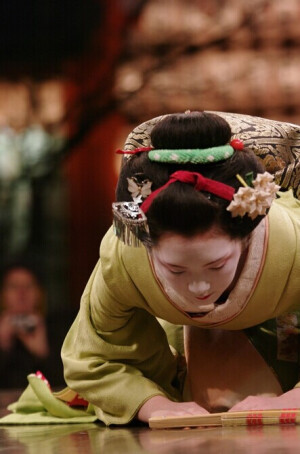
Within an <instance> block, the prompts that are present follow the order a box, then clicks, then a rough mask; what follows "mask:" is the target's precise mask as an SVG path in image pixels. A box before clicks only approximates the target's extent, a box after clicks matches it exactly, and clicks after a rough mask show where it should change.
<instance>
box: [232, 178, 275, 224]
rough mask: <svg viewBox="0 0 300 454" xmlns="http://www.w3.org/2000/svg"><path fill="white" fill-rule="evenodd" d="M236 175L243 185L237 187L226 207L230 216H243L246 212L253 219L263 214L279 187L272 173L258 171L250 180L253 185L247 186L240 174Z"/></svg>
mask: <svg viewBox="0 0 300 454" xmlns="http://www.w3.org/2000/svg"><path fill="white" fill-rule="evenodd" d="M236 177H237V179H238V180H239V181H240V182H241V184H242V185H243V187H240V188H239V189H238V191H237V192H236V193H235V194H234V196H233V200H232V202H231V203H230V204H229V206H228V207H227V210H228V211H230V212H231V215H232V217H236V216H241V217H243V216H245V214H247V215H248V216H249V217H250V218H251V219H255V218H256V217H257V216H263V215H265V214H266V213H267V210H268V209H269V208H270V206H271V204H272V202H273V200H274V199H275V197H276V193H277V191H278V190H279V189H280V186H278V185H277V184H276V183H274V177H273V175H271V174H270V173H268V172H264V173H259V174H258V175H257V176H256V179H255V180H253V182H252V184H253V187H250V186H248V185H247V183H246V182H245V180H244V179H243V178H242V177H241V176H240V175H236Z"/></svg>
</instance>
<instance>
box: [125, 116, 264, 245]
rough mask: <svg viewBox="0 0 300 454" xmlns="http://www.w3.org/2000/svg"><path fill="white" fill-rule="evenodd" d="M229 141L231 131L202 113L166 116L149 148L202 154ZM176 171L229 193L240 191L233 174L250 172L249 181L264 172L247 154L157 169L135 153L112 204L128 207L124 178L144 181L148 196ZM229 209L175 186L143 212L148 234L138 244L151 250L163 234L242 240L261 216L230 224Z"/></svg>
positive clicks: (159, 165) (189, 188)
mask: <svg viewBox="0 0 300 454" xmlns="http://www.w3.org/2000/svg"><path fill="white" fill-rule="evenodd" d="M230 140H231V128H230V126H229V124H228V123H227V121H226V120H224V119H223V118H222V117H220V116H218V115H215V114H211V113H206V112H191V113H182V114H181V113H179V114H172V115H168V116H166V117H164V118H163V119H162V120H161V121H160V122H158V123H157V124H156V126H155V127H154V128H153V130H152V132H151V143H152V146H153V147H154V148H156V149H174V150H176V149H191V148H194V149H195V148H199V149H203V148H210V147H216V146H220V145H226V144H228V143H229V142H230ZM199 153H201V151H199ZM177 170H187V171H190V172H198V173H200V174H202V175H203V176H204V177H206V178H210V179H212V180H217V181H220V182H222V183H225V184H227V185H229V186H232V187H233V188H235V191H237V190H238V188H239V187H240V186H241V183H240V182H239V181H238V179H237V178H236V175H237V174H239V175H241V176H242V177H243V178H245V175H246V174H247V173H249V172H253V178H255V177H256V175H257V173H262V172H264V168H263V165H262V164H261V162H260V161H259V160H258V158H257V157H256V156H255V154H254V153H253V152H252V151H250V150H247V149H244V150H243V151H238V150H235V151H234V153H233V155H232V157H231V158H229V159H226V160H223V161H218V162H215V163H208V164H190V163H187V164H178V163H174V164H173V163H172V164H169V163H157V162H152V161H150V160H149V158H148V153H147V152H141V153H138V154H135V155H133V157H132V158H131V159H129V160H128V161H127V162H126V163H125V164H124V166H123V168H122V170H121V174H120V177H119V181H118V185H117V191H116V198H117V201H119V202H123V201H132V196H131V194H130V192H129V191H128V180H127V178H132V177H133V176H136V175H138V176H139V177H140V178H142V179H149V180H150V181H152V187H151V190H152V191H154V190H155V189H158V188H159V187H161V186H163V185H164V184H165V183H166V182H167V181H168V180H169V176H170V175H171V174H172V173H173V172H175V171H177ZM229 203H230V202H229V201H228V200H224V199H222V198H220V197H218V196H216V195H213V194H210V193H207V192H203V191H197V190H195V189H194V187H193V186H191V185H189V184H186V183H182V182H179V181H176V182H174V183H172V184H170V185H169V186H168V187H167V188H166V189H164V190H162V191H161V192H160V193H159V194H158V195H157V197H155V199H154V200H153V202H152V204H151V206H150V208H149V210H148V211H147V220H148V226H149V232H150V233H149V236H147V235H143V237H142V238H140V239H141V241H143V242H144V243H145V244H146V245H148V246H151V245H155V244H156V243H157V241H158V240H159V238H160V237H161V236H162V235H163V234H165V233H167V232H168V233H176V234H180V235H183V236H193V235H196V234H203V233H205V232H207V231H208V230H210V229H212V228H214V229H215V230H217V231H219V232H220V233H223V234H224V233H225V234H226V235H228V236H229V237H230V238H233V239H236V238H239V239H242V238H245V237H246V236H248V235H249V234H250V233H251V232H252V230H253V229H254V228H255V227H256V226H257V225H258V224H259V222H260V221H261V220H262V218H263V217H264V216H257V217H256V218H255V219H254V220H252V219H251V218H250V217H249V216H248V215H245V216H243V217H240V216H238V217H235V218H233V217H232V216H231V213H230V212H228V211H227V210H226V208H227V206H228V205H229Z"/></svg>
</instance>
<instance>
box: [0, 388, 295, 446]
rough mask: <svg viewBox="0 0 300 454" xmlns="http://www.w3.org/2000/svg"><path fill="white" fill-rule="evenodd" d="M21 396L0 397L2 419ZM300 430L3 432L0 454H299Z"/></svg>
mask: <svg viewBox="0 0 300 454" xmlns="http://www.w3.org/2000/svg"><path fill="white" fill-rule="evenodd" d="M17 397H18V392H14V391H7V392H5V391H1V392H0V414H1V416H2V415H4V414H6V413H7V412H6V410H5V408H6V406H7V405H8V404H9V403H10V402H13V401H15V400H16V398H17ZM299 450H300V426H293V425H288V426H264V427H262V426H257V427H249V428H246V427H238V428H231V427H229V428H219V427H217V428H209V429H199V428H197V429H184V430H177V429H176V430H173V429H170V430H151V429H148V428H147V427H141V426H136V427H134V426H130V427H127V426H126V427H114V428H106V427H104V426H102V425H100V424H99V425H98V424H85V425H75V424H74V425H71V424H70V425H61V426H60V425H59V426H58V425H55V426H54V425H53V426H50V425H48V426H6V427H4V426H0V454H101V453H105V454H110V453H114V454H127V453H132V454H140V453H141V454H142V453H143V454H144V453H145V454H146V453H154V454H171V453H172V454H181V453H184V454H196V453H204V454H233V453H234V454H244V453H247V454H267V453H270V454H295V453H296V452H299Z"/></svg>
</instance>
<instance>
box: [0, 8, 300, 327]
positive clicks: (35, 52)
mask: <svg viewBox="0 0 300 454" xmlns="http://www.w3.org/2000/svg"><path fill="white" fill-rule="evenodd" d="M299 23H300V2H299V1H297V0H285V1H282V0H252V1H251V2H249V1H248V0H107V1H105V0H84V1H83V0H81V1H80V0H59V1H58V0H43V1H39V0H27V1H26V2H22V6H21V5H20V2H18V0H2V1H1V2H0V235H1V236H0V257H1V258H0V261H1V264H0V265H1V267H5V266H6V264H7V263H9V262H10V261H12V260H15V259H18V260H20V259H24V260H27V261H28V260H29V261H30V263H31V264H32V265H33V266H34V267H35V269H38V270H39V274H40V276H41V279H42V281H43V285H44V287H45V288H46V291H47V312H48V314H50V315H51V316H52V318H53V319H54V320H57V321H58V320H61V314H62V313H65V312H69V313H73V312H76V311H77V309H78V305H79V301H80V296H81V293H82V291H83V289H84V286H85V283H86V281H87V279H88V277H89V275H90V273H91V271H92V269H93V267H94V265H95V263H96V261H97V258H98V251H99V244H100V241H101V238H102V236H103V235H104V233H105V232H106V230H107V228H108V227H109V226H110V224H111V203H112V201H113V199H114V188H115V184H116V180H117V175H118V169H119V166H120V162H119V159H118V158H117V157H116V156H115V154H114V150H115V149H117V148H121V147H122V145H123V143H124V141H125V138H126V136H127V135H128V133H129V132H130V131H131V130H132V129H133V127H134V126H136V125H137V124H139V123H141V122H143V121H145V120H147V119H149V118H151V117H154V116H157V115H161V114H165V113H171V112H176V111H185V110H187V109H190V110H216V111H226V112H240V113H245V114H250V115H257V116H261V117H266V118H270V119H276V120H283V121H288V122H292V123H296V124H298V123H299V120H300V86H299V74H300V27H299ZM68 323H69V322H68V321H66V322H65V325H66V330H67V328H68Z"/></svg>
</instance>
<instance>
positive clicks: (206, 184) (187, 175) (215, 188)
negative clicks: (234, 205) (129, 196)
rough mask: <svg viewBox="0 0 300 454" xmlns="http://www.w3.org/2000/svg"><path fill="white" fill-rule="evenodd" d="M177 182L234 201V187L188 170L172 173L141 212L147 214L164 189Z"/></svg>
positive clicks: (143, 204)
mask: <svg viewBox="0 0 300 454" xmlns="http://www.w3.org/2000/svg"><path fill="white" fill-rule="evenodd" d="M175 181H181V182H182V183H187V184H190V185H192V186H194V188H195V189H196V190H197V191H205V192H210V193H211V194H215V195H217V196H218V197H221V198H222V199H225V200H232V198H233V194H234V192H235V189H234V188H233V187H232V186H228V185H227V184H224V183H221V182H220V181H215V180H211V179H210V178H205V177H204V176H203V175H201V173H197V172H187V171H186V170H178V171H177V172H174V173H172V175H171V176H170V179H169V181H167V183H166V184H164V185H163V186H161V187H160V188H158V189H156V191H153V192H152V193H151V194H150V195H149V196H148V197H147V199H146V200H144V202H143V203H142V205H141V210H142V211H143V212H144V213H146V212H147V211H148V210H149V208H150V206H151V204H152V202H153V200H154V199H155V197H156V196H157V195H158V194H159V193H160V192H161V191H163V190H164V189H166V188H167V187H168V186H169V185H170V184H172V183H175Z"/></svg>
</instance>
